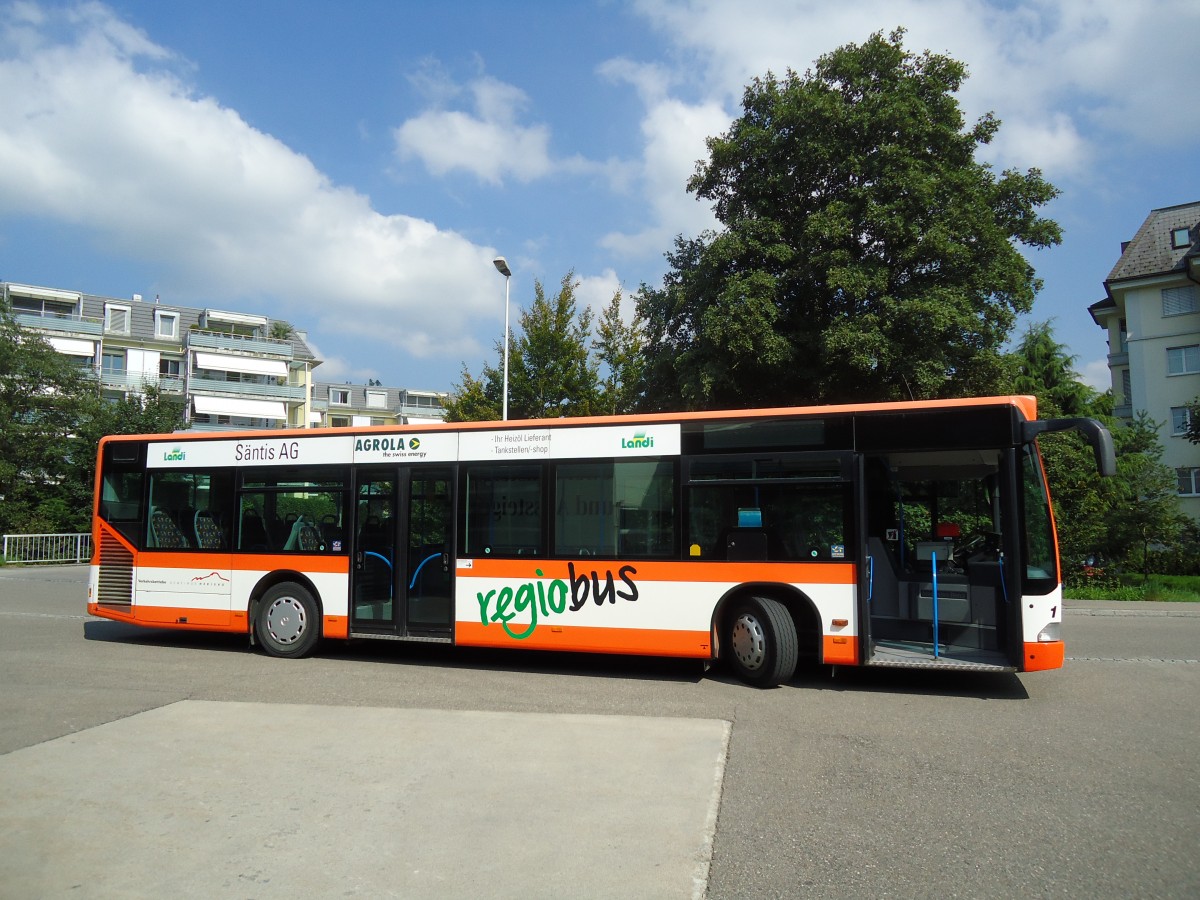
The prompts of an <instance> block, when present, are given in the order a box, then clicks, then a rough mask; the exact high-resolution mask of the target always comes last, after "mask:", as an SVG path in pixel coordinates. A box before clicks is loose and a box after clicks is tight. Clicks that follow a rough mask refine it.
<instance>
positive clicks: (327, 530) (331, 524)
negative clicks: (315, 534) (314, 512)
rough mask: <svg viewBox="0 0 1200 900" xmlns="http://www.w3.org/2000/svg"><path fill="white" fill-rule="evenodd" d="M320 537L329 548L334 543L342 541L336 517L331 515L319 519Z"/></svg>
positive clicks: (340, 529)
mask: <svg viewBox="0 0 1200 900" xmlns="http://www.w3.org/2000/svg"><path fill="white" fill-rule="evenodd" d="M321 536H322V537H323V538H324V539H325V543H326V544H328V545H330V546H333V542H334V541H340V540H341V539H342V527H341V526H340V525H338V521H337V516H335V515H334V514H333V513H328V514H327V515H324V516H322V517H321Z"/></svg>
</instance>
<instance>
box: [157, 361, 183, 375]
mask: <svg viewBox="0 0 1200 900" xmlns="http://www.w3.org/2000/svg"><path fill="white" fill-rule="evenodd" d="M180 369H181V365H180V361H179V360H177V359H159V361H158V374H159V375H160V376H162V377H163V378H178V377H179V372H180Z"/></svg>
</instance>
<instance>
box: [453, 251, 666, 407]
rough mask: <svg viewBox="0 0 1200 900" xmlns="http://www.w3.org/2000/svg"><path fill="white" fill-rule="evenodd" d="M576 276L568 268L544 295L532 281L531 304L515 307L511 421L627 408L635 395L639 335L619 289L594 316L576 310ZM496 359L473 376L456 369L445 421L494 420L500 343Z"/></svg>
mask: <svg viewBox="0 0 1200 900" xmlns="http://www.w3.org/2000/svg"><path fill="white" fill-rule="evenodd" d="M578 287H579V282H578V281H577V280H576V279H575V273H574V272H568V273H567V274H566V275H564V276H563V278H562V280H561V282H560V283H559V289H558V292H557V293H556V294H554V295H553V296H550V295H548V294H547V293H546V291H545V288H544V287H543V286H542V283H541V282H540V281H535V282H534V299H533V304H532V305H531V306H530V308H529V309H528V310H524V311H522V312H521V315H520V317H519V321H518V322H517V324H516V327H515V328H514V330H513V334H512V336H511V337H510V339H509V340H510V343H509V364H508V370H509V371H508V390H509V401H508V414H509V418H510V419H544V418H559V417H564V416H589V415H601V414H617V413H627V412H632V411H633V410H634V409H635V408H636V406H637V404H638V403H639V402H640V398H641V396H642V390H643V388H642V385H643V381H642V372H643V367H644V355H643V336H642V331H641V328H640V326H639V324H638V323H637V322H634V323H632V324H627V323H626V322H625V321H624V320H623V319H622V317H621V299H622V295H621V292H620V290H618V291H617V292H616V293H615V294H614V295H613V298H612V300H611V301H610V303H609V305H608V306H607V307H606V308H605V309H604V311H603V312H602V313H601V315H600V319H599V322H598V323H597V325H596V330H595V336H594V337H593V315H592V311H591V310H590V309H588V308H584V309H582V310H581V309H579V307H578V303H577V300H576V290H577V289H578ZM495 354H496V358H497V364H496V365H492V364H487V363H485V364H484V366H483V369H482V372H481V374H480V376H479V377H478V378H476V377H475V376H473V375H472V374H471V373H470V371H468V370H467V368H466V367H465V366H464V367H463V372H462V380H461V382H460V383H459V384H457V385H455V387H454V390H453V391H451V394H450V398H449V401H448V402H447V404H446V409H447V421H451V422H482V421H494V420H498V419H500V418H501V413H502V409H503V391H504V387H503V384H504V364H503V354H504V345H503V343H502V342H501V341H497V342H496V345H495Z"/></svg>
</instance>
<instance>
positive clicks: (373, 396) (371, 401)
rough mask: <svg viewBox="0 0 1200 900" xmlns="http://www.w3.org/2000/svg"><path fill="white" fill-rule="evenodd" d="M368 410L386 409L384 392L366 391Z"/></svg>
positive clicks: (385, 393)
mask: <svg viewBox="0 0 1200 900" xmlns="http://www.w3.org/2000/svg"><path fill="white" fill-rule="evenodd" d="M367 408H368V409H387V392H386V391H367Z"/></svg>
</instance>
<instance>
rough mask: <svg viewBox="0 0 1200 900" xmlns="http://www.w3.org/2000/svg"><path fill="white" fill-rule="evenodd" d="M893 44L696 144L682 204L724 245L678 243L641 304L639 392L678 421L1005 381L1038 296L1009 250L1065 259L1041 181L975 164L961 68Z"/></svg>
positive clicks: (831, 68)
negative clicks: (715, 229) (685, 410)
mask: <svg viewBox="0 0 1200 900" xmlns="http://www.w3.org/2000/svg"><path fill="white" fill-rule="evenodd" d="M902 39H903V31H902V30H897V31H895V32H893V33H892V34H891V35H890V37H887V38H885V37H884V36H883V35H882V33H876V34H874V35H872V36H871V37H870V38H869V39H868V40H867V41H866V42H864V43H863V44H861V45H855V44H848V45H846V46H844V47H841V48H839V49H837V50H835V51H833V52H832V53H830V54H828V55H826V56H823V57H821V58H820V59H819V60H818V61H817V63H816V66H815V68H814V69H813V70H812V71H810V72H807V73H805V75H803V76H800V75H797V74H796V73H795V72H792V71H790V70H789V71H788V72H787V74H786V76H785V77H784V78H782V79H777V78H776V77H775V76H774V75H772V74H770V73H768V74H767V75H766V76H765V77H763V78H758V79H755V80H754V82H753V83H752V84H751V85H750V86H749V87H748V88H747V89H746V92H745V95H744V97H743V101H742V107H743V113H742V115H741V116H740V117H739V118H738V119H737V120H736V121H735V122H734V123H733V125H732V127H731V128H730V130H729V131H728V132H727V133H726V134H724V135H722V136H721V137H718V138H712V139H710V140H709V141H708V150H709V159H708V160H707V161H706V162H705V161H702V162H701V163H699V164H698V166H697V170H696V173H695V175H694V176H693V177H692V179H691V180H690V182H689V183H688V189H689V191H691V192H693V193H695V194H696V195H697V196H698V197H702V198H704V199H706V200H709V201H711V202H712V203H713V206H714V210H715V212H716V215H717V217H718V219H719V220H720V222H721V224H722V226H723V230H721V231H720V232H719V233H706V234H704V235H702V236H701V237H699V238H695V239H685V238H683V237H680V238H678V239H677V240H676V244H675V250H674V252H672V253H669V254H668V256H667V259H668V261H669V263H670V266H671V268H670V271H669V272H668V274H667V275H666V276H665V278H664V280H663V286H662V287H661V288H659V289H652V288H649V287H647V286H645V285H643V287H642V289H641V291H640V292H639V296H638V304H639V310H640V312H641V314H642V316H643V317H644V319H645V320H646V323H647V325H646V327H647V353H648V365H649V369H648V384H649V391H650V394H651V395H652V396H654V397H655V398H656V400H657V402H658V403H659V404H661V405H682V406H685V407H689V408H697V407H715V406H748V405H769V404H777V403H792V402H797V401H836V400H865V399H894V398H905V397H909V396H914V397H939V396H956V395H963V394H969V393H977V392H984V391H989V390H993V389H995V387H996V386H997V385H998V384H1000V383H1002V382H1003V380H1004V365H1003V361H1002V358H1001V356H1002V354H1001V346H1002V345H1003V343H1004V341H1005V340H1006V338H1007V336H1008V334H1009V332H1010V331H1011V329H1012V326H1013V323H1014V321H1015V318H1016V316H1017V314H1019V313H1023V312H1026V311H1028V310H1029V309H1030V307H1031V305H1032V302H1033V298H1034V295H1035V293H1036V291H1037V290H1038V288H1039V286H1040V284H1039V282H1038V279H1037V278H1036V276H1035V274H1034V271H1033V269H1032V267H1031V266H1030V265H1029V264H1028V263H1027V262H1026V261H1025V259H1024V258H1023V257H1022V256H1021V254H1020V253H1019V252H1018V250H1017V248H1016V247H1015V246H1014V244H1016V243H1020V244H1025V245H1027V246H1031V247H1047V246H1050V245H1053V244H1057V243H1059V241H1060V240H1061V235H1060V231H1059V228H1058V226H1057V225H1056V224H1055V223H1054V222H1053V221H1051V220H1049V219H1045V218H1042V217H1040V216H1039V215H1038V214H1037V209H1038V208H1039V207H1040V206H1042V205H1044V204H1045V203H1047V202H1048V201H1049V200H1051V199H1052V198H1053V197H1055V196H1056V195H1057V193H1058V191H1057V190H1056V189H1055V188H1054V187H1053V186H1052V185H1051V184H1049V183H1048V182H1046V181H1045V180H1044V179H1043V178H1042V176H1041V173H1040V172H1039V171H1038V170H1036V169H1030V170H1029V171H1027V172H1026V173H1024V174H1022V173H1019V172H1016V171H1005V172H1004V173H1003V174H1002V175H1000V177H996V176H995V174H994V173H993V171H992V170H991V168H990V167H989V166H988V165H986V164H984V163H980V162H978V161H976V159H975V152H976V150H977V149H978V148H979V147H980V146H982V145H984V144H987V143H988V142H990V141H991V140H992V138H993V137H994V136H995V134H996V132H997V129H998V128H999V126H1000V123H999V121H998V120H997V119H995V118H994V117H993V116H992V115H990V114H988V115H986V116H984V117H983V118H981V119H980V120H979V121H978V122H976V123H975V124H974V125H972V126H971V127H969V128H967V127H965V123H964V117H963V114H962V112H961V110H960V108H959V105H958V102H957V100H956V99H955V97H954V93H955V92H956V91H957V90H958V89H959V87H960V86H961V85H962V83H963V81H964V79H965V78H966V69H965V67H964V65H963V64H962V63H960V62H958V61H956V60H954V59H951V58H950V57H948V56H943V55H940V54H931V53H928V52H926V53H923V54H920V55H917V54H914V53H911V52H909V51H907V50H905V49H904V46H903V43H902Z"/></svg>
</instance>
